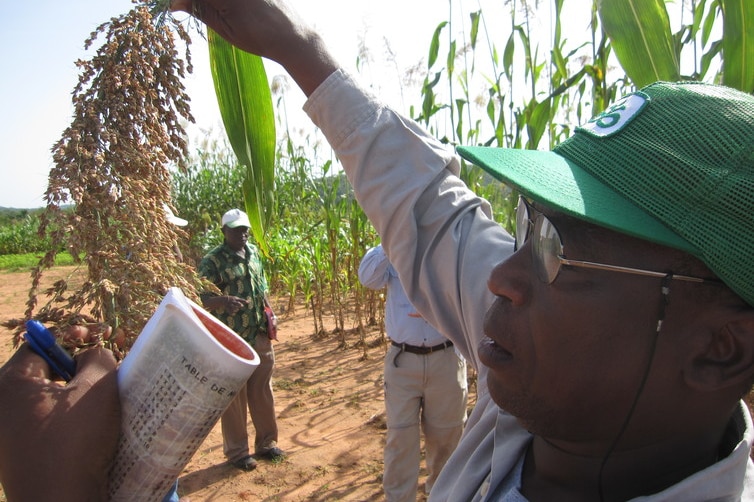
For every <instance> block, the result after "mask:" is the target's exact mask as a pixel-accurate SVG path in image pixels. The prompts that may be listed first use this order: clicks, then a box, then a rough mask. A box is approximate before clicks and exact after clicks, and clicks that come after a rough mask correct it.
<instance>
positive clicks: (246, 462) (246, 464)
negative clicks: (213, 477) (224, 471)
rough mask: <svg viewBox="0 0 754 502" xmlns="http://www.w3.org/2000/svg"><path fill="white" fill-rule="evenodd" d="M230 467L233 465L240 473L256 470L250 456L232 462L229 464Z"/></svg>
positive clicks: (255, 465) (255, 464) (254, 461)
mask: <svg viewBox="0 0 754 502" xmlns="http://www.w3.org/2000/svg"><path fill="white" fill-rule="evenodd" d="M231 465H233V467H237V468H238V469H241V470H242V471H253V470H254V469H256V468H257V461H256V460H254V457H252V456H251V455H246V456H245V457H241V458H239V459H238V460H234V461H233V462H231Z"/></svg>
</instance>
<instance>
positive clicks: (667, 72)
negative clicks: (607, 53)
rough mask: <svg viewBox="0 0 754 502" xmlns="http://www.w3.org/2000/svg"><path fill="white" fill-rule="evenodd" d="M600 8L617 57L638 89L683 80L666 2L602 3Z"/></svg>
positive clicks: (621, 0)
mask: <svg viewBox="0 0 754 502" xmlns="http://www.w3.org/2000/svg"><path fill="white" fill-rule="evenodd" d="M598 8H599V15H600V19H601V20H602V25H603V27H604V29H605V32H606V33H607V35H608V37H609V38H610V43H611V45H612V47H613V50H614V51H615V55H616V56H617V58H618V61H620V64H621V66H622V67H623V69H624V70H625V72H626V75H627V76H628V78H630V79H631V80H632V81H633V83H634V85H636V86H637V87H643V86H645V85H647V84H651V83H652V82H655V81H657V80H667V81H676V80H679V79H680V69H679V64H678V55H677V54H676V51H675V49H674V43H673V34H672V33H671V31H670V19H669V17H668V12H667V10H666V9H665V2H664V0H602V1H601V2H600V4H599V7H598Z"/></svg>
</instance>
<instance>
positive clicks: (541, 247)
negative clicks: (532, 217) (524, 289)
mask: <svg viewBox="0 0 754 502" xmlns="http://www.w3.org/2000/svg"><path fill="white" fill-rule="evenodd" d="M532 237H533V239H534V241H533V242H532V246H533V252H534V257H535V258H534V261H535V265H534V266H535V267H536V269H537V275H538V276H539V278H540V280H542V281H544V282H546V283H547V284H552V282H553V281H554V280H555V278H556V277H557V276H558V272H560V258H559V257H560V255H562V254H563V244H562V243H561V240H560V235H559V234H558V230H557V229H556V228H555V226H554V225H553V224H552V223H551V222H550V220H548V219H547V218H546V217H545V216H543V215H539V216H538V217H537V221H536V224H535V225H534V230H533V236H532Z"/></svg>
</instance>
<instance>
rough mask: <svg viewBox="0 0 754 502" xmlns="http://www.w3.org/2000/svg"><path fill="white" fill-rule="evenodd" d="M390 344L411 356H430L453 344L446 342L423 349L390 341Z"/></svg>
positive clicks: (422, 347)
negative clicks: (409, 353)
mask: <svg viewBox="0 0 754 502" xmlns="http://www.w3.org/2000/svg"><path fill="white" fill-rule="evenodd" d="M390 343H391V344H393V345H395V346H396V347H398V348H399V349H401V351H402V352H411V353H412V354H421V355H425V354H431V353H432V352H437V351H438V350H445V349H447V348H448V347H452V346H453V342H451V341H450V340H448V341H447V342H444V343H441V344H438V345H433V346H431V347H425V346H421V347H419V346H417V345H409V344H407V343H398V342H394V341H392V340H390Z"/></svg>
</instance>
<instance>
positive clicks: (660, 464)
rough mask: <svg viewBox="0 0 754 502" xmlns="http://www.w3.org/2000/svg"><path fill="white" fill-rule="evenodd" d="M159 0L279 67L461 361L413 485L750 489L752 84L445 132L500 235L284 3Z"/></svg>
mask: <svg viewBox="0 0 754 502" xmlns="http://www.w3.org/2000/svg"><path fill="white" fill-rule="evenodd" d="M174 7H176V8H180V9H182V10H186V11H188V12H193V13H194V14H195V15H197V16H199V17H200V18H201V19H202V20H203V21H205V22H206V23H207V25H209V26H210V27H211V28H213V29H214V30H215V31H217V32H218V33H219V34H220V35H221V36H223V37H224V38H226V39H227V40H228V41H230V42H231V43H233V44H235V45H236V46H238V47H239V48H241V49H244V50H246V51H248V52H252V53H255V54H259V55H261V56H264V57H267V58H269V59H272V60H275V61H277V62H278V63H280V64H282V65H283V67H285V68H286V70H287V71H288V72H289V73H290V75H291V76H292V77H293V78H294V79H295V80H296V82H297V83H298V85H299V86H300V87H301V89H302V90H303V91H304V92H305V93H306V95H307V96H308V97H309V99H308V102H307V104H306V105H305V109H306V111H307V112H308V113H309V115H310V117H311V118H312V119H313V121H314V122H315V123H316V124H317V125H318V126H319V127H320V128H321V129H322V131H323V132H324V134H325V135H326V136H327V138H328V141H329V142H330V144H331V145H332V147H333V148H334V149H335V152H336V153H337V155H338V157H339V159H340V160H341V162H342V164H343V166H344V168H345V169H346V172H347V174H348V176H349V179H350V180H351V182H352V184H353V186H354V190H355V191H356V195H357V197H358V200H359V202H360V204H361V205H362V206H363V208H364V210H365V211H366V213H367V214H368V215H369V217H370V219H371V221H372V223H373V224H374V226H375V228H376V229H377V231H378V232H379V233H380V235H381V237H382V244H383V246H384V248H385V250H386V252H387V255H388V256H389V258H390V260H391V262H392V264H393V265H394V267H395V269H396V270H397V272H398V275H399V276H400V278H401V282H402V284H403V286H404V288H405V289H406V292H407V294H408V296H409V298H410V299H411V301H412V303H413V305H414V306H415V307H416V309H417V311H418V312H419V313H421V315H422V316H423V317H424V318H425V319H426V320H427V321H428V322H430V323H431V324H433V325H434V326H436V327H438V328H439V329H440V330H441V331H442V332H443V333H444V334H445V335H446V336H448V337H450V338H452V339H453V343H454V345H455V346H456V347H457V348H459V350H461V352H463V353H464V355H465V356H466V359H467V361H469V363H470V364H473V365H474V366H475V367H476V368H478V370H479V380H478V382H479V383H478V401H477V405H476V407H475V408H474V411H473V412H472V414H471V416H470V418H469V420H468V422H467V426H466V429H465V432H464V435H463V437H462V439H461V442H460V444H459V446H458V448H457V449H456V451H455V452H454V454H453V455H452V456H451V458H450V459H449V460H448V462H447V464H446V466H445V468H444V469H443V471H442V473H441V474H440V477H439V478H438V479H437V482H436V483H435V485H434V487H433V489H432V492H431V493H430V499H431V500H449V501H453V502H456V501H466V500H505V501H522V500H531V501H552V500H557V501H570V500H578V501H584V500H586V501H589V500H600V501H602V500H604V501H612V500H628V499H637V498H640V499H641V500H647V501H660V500H680V501H692V500H751V499H754V465H753V464H752V462H751V461H750V460H749V453H750V448H751V444H752V423H751V417H750V413H749V411H748V409H747V407H746V406H745V405H744V403H743V402H742V401H741V398H742V397H743V396H744V395H746V393H747V392H748V391H749V389H750V387H751V385H752V382H754V308H753V307H752V305H754V277H752V274H754V253H752V252H751V250H752V249H754V247H753V246H752V244H754V242H753V241H754V219H753V218H752V210H753V209H754V97H752V96H750V95H747V94H744V93H740V92H736V91H732V90H730V89H726V88H723V87H717V86H713V85H706V84H694V83H689V84H664V83H659V84H655V85H653V86H650V87H647V88H645V89H643V90H642V91H641V92H639V93H635V94H632V95H631V96H627V97H625V98H624V99H622V100H621V101H619V102H618V103H616V104H615V105H614V106H612V107H611V108H610V109H609V110H607V111H606V112H605V113H603V114H601V115H600V116H599V117H596V118H595V119H594V120H593V121H590V122H589V123H588V124H584V125H583V127H581V128H579V129H578V130H577V131H576V132H575V134H574V136H573V138H571V139H570V140H568V141H567V142H565V143H563V144H562V145H561V146H559V147H558V148H557V149H556V150H555V151H554V152H533V151H515V150H503V149H493V148H463V149H459V153H460V154H461V155H462V156H463V157H465V158H467V159H468V160H471V161H472V162H475V163H478V164H479V165H480V166H482V167H484V168H485V169H487V170H488V171H490V172H492V173H493V174H494V175H495V176H496V177H498V179H500V180H501V181H503V182H504V183H506V184H507V185H509V186H511V187H513V188H514V189H516V190H517V191H518V192H519V193H521V194H522V196H523V197H522V198H521V200H520V202H519V209H518V213H517V215H516V216H517V231H516V236H515V239H514V238H513V237H511V236H510V235H508V234H507V233H506V232H505V231H504V230H503V229H502V228H501V227H500V226H499V225H497V224H496V223H495V222H494V221H493V220H492V219H491V218H490V210H489V205H488V204H487V203H486V202H485V201H484V200H482V199H480V198H478V197H477V196H476V195H475V194H474V193H472V192H471V191H470V190H469V189H468V188H467V187H466V186H465V185H464V184H463V183H462V182H461V181H460V179H459V178H458V173H459V171H460V162H459V159H458V157H456V156H455V155H454V153H453V152H449V151H447V149H446V148H445V147H444V146H443V145H442V144H440V143H439V142H438V141H436V140H435V139H434V138H432V137H431V136H430V135H429V134H427V133H426V132H425V131H423V130H422V129H421V127H419V126H418V125H417V124H416V123H414V122H412V121H410V120H408V119H406V118H404V117H401V116H400V115H399V114H397V113H396V112H394V111H393V110H391V109H389V108H387V107H385V106H384V105H383V104H381V103H380V102H379V101H378V100H377V99H376V98H374V97H373V96H371V95H369V94H368V93H367V92H366V91H364V90H363V89H362V88H361V87H360V86H359V85H358V84H356V83H355V82H354V80H353V79H352V78H350V77H349V76H348V75H346V74H345V73H344V72H343V71H342V70H340V69H339V67H338V65H337V63H336V61H335V60H334V59H333V57H332V56H331V55H330V54H329V52H328V51H327V49H326V48H325V47H324V45H323V42H322V40H321V38H320V37H319V36H318V35H317V33H316V32H314V31H313V30H312V29H311V28H309V27H308V26H307V25H306V24H305V23H304V22H303V21H302V20H301V19H300V18H298V17H297V16H296V15H295V13H293V12H292V11H291V9H290V8H289V7H287V6H286V5H285V4H283V3H281V2H278V1H274V0H195V1H194V2H193V4H192V3H191V1H190V0H180V1H179V2H177V3H176V4H174ZM516 249H518V251H517V252H516ZM29 352H30V351H26V352H25V353H22V354H19V355H18V357H14V360H12V361H11V362H10V363H9V364H8V365H6V369H5V372H4V375H3V376H0V402H1V403H3V405H14V406H13V408H12V409H13V410H14V412H15V413H14V415H13V417H10V415H8V416H6V417H5V419H4V420H3V415H0V432H7V431H8V430H11V427H12V425H13V423H14V422H13V421H14V420H16V421H17V420H22V419H27V421H26V422H22V423H25V424H26V425H27V426H28V424H29V420H28V419H29V418H31V419H32V422H31V423H32V424H33V423H34V420H33V419H34V418H35V415H34V413H33V411H32V410H29V409H28V406H27V407H22V406H15V405H18V404H19V403H18V400H17V399H16V400H15V401H14V397H13V396H14V394H13V392H11V391H9V390H6V391H5V392H2V389H10V388H11V386H10V384H11V383H14V382H21V383H25V384H26V387H25V389H26V391H27V392H26V395H27V396H28V393H29V380H30V378H29V377H28V376H26V375H25V374H23V373H22V372H21V371H15V372H13V371H11V370H13V369H14V368H17V369H20V368H23V367H27V366H32V365H37V368H38V367H39V366H40V365H42V364H43V363H42V360H41V358H36V359H35V357H36V356H33V355H32V354H30V353H29ZM90 359H91V358H90ZM24 365H26V366H24ZM8 366H10V367H9V368H8ZM48 371H49V370H48ZM14 379H15V380H14ZM3 384H4V385H3ZM39 388H40V391H39V392H40V393H41V392H44V388H43V387H42V384H39ZM93 391H97V392H103V391H102V390H100V387H98V388H97V389H93ZM78 392H79V393H80V392H81V389H80V388H79V389H78ZM63 398H65V395H62V397H60V399H63ZM52 404H54V402H53V403H52ZM74 408H76V407H74ZM4 409H8V406H4ZM37 413H39V411H38V410H37ZM19 417H21V418H19ZM53 418H58V417H57V416H55V417H53ZM53 418H50V417H47V420H49V421H50V422H48V428H49V427H55V426H56V425H55V424H57V423H58V421H53ZM64 418H65V416H64V415H61V418H60V421H61V422H62V423H63V424H64V423H65V421H64V420H63V419H64ZM38 420H39V419H38V418H37V421H38ZM58 427H61V429H62V427H63V426H62V425H60V426H58ZM27 428H28V427H27ZM4 436H5V435H4V434H0V437H4ZM13 440H14V441H16V440H17V438H13ZM13 444H15V443H12V444H11V446H13ZM20 444H22V443H19V446H18V448H16V449H15V450H14V448H9V449H4V448H0V475H3V477H2V478H0V479H2V482H3V486H4V487H6V491H7V488H8V487H7V486H6V483H8V482H10V483H11V486H12V488H13V490H14V493H22V492H23V488H24V487H25V486H24V485H23V480H22V479H19V478H20V476H19V477H12V476H11V477H5V476H4V474H3V471H4V468H5V466H7V465H11V464H12V462H11V460H10V459H11V458H12V457H10V456H9V455H10V454H9V453H8V452H11V451H18V450H21V446H20ZM82 449H83V448H82ZM67 453H69V454H71V453H72V452H70V451H69V452H67ZM100 457H101V454H100ZM82 458H86V457H84V455H82ZM98 458H99V457H98ZM12 465H13V467H14V468H18V469H21V468H22V466H18V465H17V463H16V464H12ZM21 472H23V471H21ZM65 479H66V480H67V481H68V482H70V483H73V482H75V480H72V479H70V478H65ZM76 486H78V485H76ZM26 488H29V489H33V486H32V487H28V486H26ZM79 490H80V487H79Z"/></svg>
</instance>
